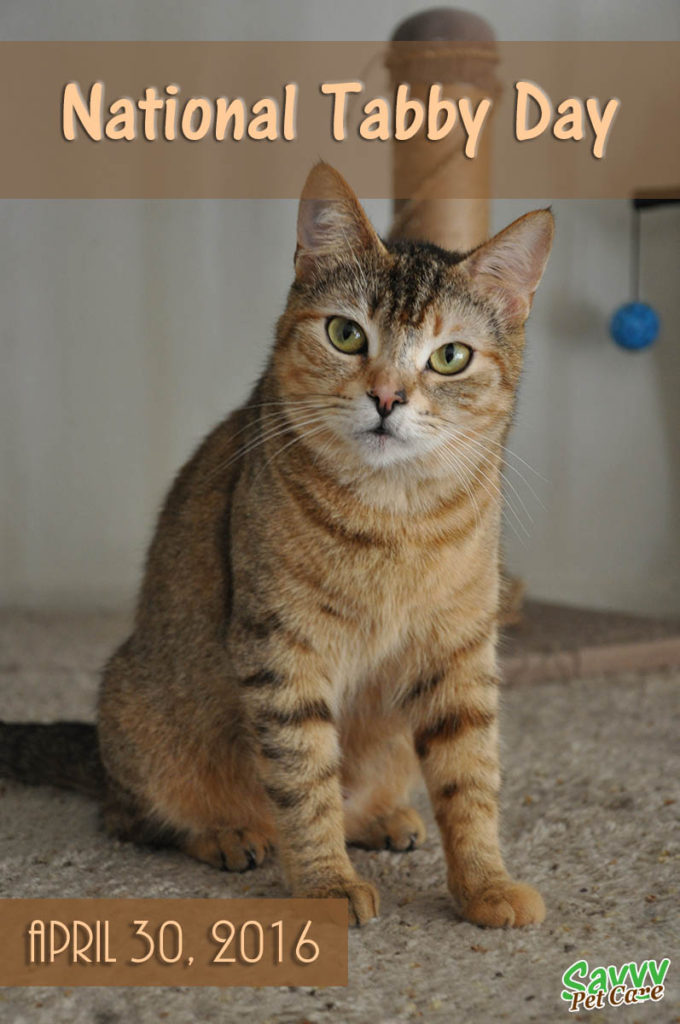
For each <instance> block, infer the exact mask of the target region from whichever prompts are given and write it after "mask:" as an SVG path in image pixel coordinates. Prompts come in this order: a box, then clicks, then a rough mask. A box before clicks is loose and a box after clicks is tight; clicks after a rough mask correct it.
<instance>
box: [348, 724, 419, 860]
mask: <svg viewBox="0 0 680 1024" xmlns="http://www.w3.org/2000/svg"><path fill="white" fill-rule="evenodd" d="M418 776H419V771H418V762H417V759H416V756H415V752H414V749H413V741H412V739H411V735H410V730H409V729H408V728H407V726H406V724H405V723H404V721H403V719H402V718H401V717H400V716H398V715H396V714H395V715H394V716H392V715H381V714H379V713H378V711H377V709H372V713H368V714H367V713H366V709H365V708H364V709H363V710H362V713H361V714H360V715H356V716H353V717H351V718H350V719H349V720H348V721H347V722H346V723H345V726H344V728H343V793H344V797H345V799H344V809H345V835H346V839H347V842H348V843H349V844H350V845H352V846H361V847H364V848H366V849H371V850H394V851H395V852H407V851H409V850H415V849H417V848H418V847H419V846H422V844H423V842H424V841H425V825H424V823H423V820H422V818H421V817H420V815H419V814H418V812H417V811H416V810H415V808H413V807H411V806H410V805H409V796H410V792H411V790H412V788H413V786H414V783H415V782H416V781H417V779H418Z"/></svg>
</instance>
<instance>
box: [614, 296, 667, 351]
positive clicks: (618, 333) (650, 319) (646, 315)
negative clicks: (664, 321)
mask: <svg viewBox="0 0 680 1024" xmlns="http://www.w3.org/2000/svg"><path fill="white" fill-rule="evenodd" d="M660 326H661V323H660V321H659V314H658V313H657V312H656V310H654V309H652V307H651V306H648V305H647V303H646V302H627V303H626V305H625V306H620V307H619V309H617V310H616V312H615V313H614V315H613V317H612V318H611V322H610V324H609V333H610V334H611V336H612V338H613V339H614V341H615V342H616V344H617V345H620V346H621V348H627V349H633V350H635V349H641V348H647V346H648V345H651V344H652V342H653V341H656V338H657V336H658V334H659V328H660Z"/></svg>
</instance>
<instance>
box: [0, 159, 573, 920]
mask: <svg viewBox="0 0 680 1024" xmlns="http://www.w3.org/2000/svg"><path fill="white" fill-rule="evenodd" d="M552 234H553V219H552V216H551V214H550V212H549V211H547V210H538V211H536V212H534V213H529V214H527V215H526V216H524V217H522V218H520V219H519V220H517V221H515V222H514V223H513V224H511V225H510V227H508V228H506V229H505V230H504V231H502V232H501V233H500V234H499V235H497V236H496V237H495V238H493V239H492V240H491V241H489V242H487V243H485V244H484V245H481V246H480V247H479V248H477V249H475V250H473V251H472V252H471V253H468V254H460V253H452V252H446V251H444V250H442V249H440V248H438V247H436V246H434V245H430V244H427V243H415V242H410V241H409V242H406V241H397V242H383V241H382V240H381V239H380V238H379V237H378V235H377V234H376V233H375V231H374V229H373V228H372V226H371V225H370V223H369V221H368V220H367V218H366V216H365V214H364V212H363V210H362V209H361V207H360V205H359V203H358V201H357V199H356V197H355V195H354V194H353V192H352V191H351V189H350V188H349V186H348V185H347V184H346V183H345V181H344V180H343V179H342V178H341V176H340V175H339V174H338V173H337V172H336V171H335V170H333V169H332V168H331V167H330V166H328V165H327V164H324V163H320V164H318V165H317V166H316V167H315V168H314V169H313V170H312V172H311V174H310V175H309V178H308V180H307V183H306V185H305V188H304V191H303V193H302V197H301V201H300V208H299V217H298V240H297V250H296V253H295V280H294V282H293V285H292V287H291V290H290V294H289V297H288V302H287V305H286V309H285V311H284V313H283V316H282V317H281V319H280V320H279V323H278V328H277V332H276V342H275V345H274V348H273V351H272V353H271V356H270V358H269V362H268V364H267V366H266V369H265V371H264V373H263V374H262V377H261V378H260V380H259V382H258V383H257V385H256V387H255V389H254V391H253V393H252V395H251V397H250V400H249V401H248V402H247V404H246V405H244V406H243V407H242V408H240V409H238V410H237V411H236V412H234V413H232V415H231V416H229V417H228V418H227V419H226V420H225V421H224V422H223V423H221V424H220V425H219V426H218V427H217V428H216V429H215V430H214V431H213V432H212V433H211V434H210V435H209V436H208V437H207V439H206V440H205V441H204V442H203V444H202V445H201V446H200V448H199V449H198V451H197V452H196V453H195V455H194V456H193V457H192V458H191V459H190V461H189V462H188V463H187V464H186V466H185V467H184V468H183V469H182V470H181V472H180V474H179V476H178V477H177V479H176V481H175V483H174V485H173V487H172V489H171V491H170V494H169V496H168V498H167V500H166V502H165V506H164V508H163V510H162V513H161V515H160V519H159V522H158V526H157V529H156V533H155V537H154V539H153V542H152V544H151V548H150V551H149V554H148V559H147V565H146V572H145V577H144V581H143V585H142V589H141V594H140V598H139V602H138V606H137V611H136V618H135V624H134V630H133V633H132V635H131V636H130V638H129V639H128V640H127V641H126V642H125V643H124V644H123V645H122V646H121V647H120V649H119V650H117V651H116V653H115V654H114V655H113V657H112V658H111V659H110V661H109V662H108V664H107V666H106V668H105V671H104V675H103V681H102V685H101V694H100V700H99V720H98V726H97V732H96V734H95V730H94V727H92V726H87V725H83V724H80V723H61V724H59V723H57V724H56V725H53V726H30V725H24V726H20V725H4V726H3V727H2V729H1V730H0V748H2V753H0V771H4V773H5V774H10V775H12V776H13V777H14V778H19V779H22V780H23V781H25V782H37V781H43V782H54V783H58V784H64V785H67V784H70V785H73V786H76V787H79V788H81V789H83V790H86V791H90V792H98V793H99V795H100V796H101V799H102V801H103V807H104V820H105V823H106V825H107V827H108V829H109V830H110V831H111V832H112V833H114V834H115V835H118V836H120V837H123V838H126V839H130V840H134V841H137V842H172V843H174V844H175V845H177V846H179V847H180V848H181V849H182V850H184V851H186V853H188V854H190V855H191V856H193V857H197V858H198V859H200V860H202V861H207V862H208V863H210V864H214V865H215V866H216V867H222V868H226V869H228V870H233V871H242V870H245V869H247V868H249V867H254V866H256V865H258V864H260V863H261V862H262V861H263V860H264V858H265V857H266V856H267V855H268V854H269V853H270V852H271V851H273V850H274V849H275V850H276V851H277V853H278V856H279V858H280V860H281V863H282V865H283V868H284V870H285V874H286V878H287V881H288V884H289V887H290V890H291V892H292V893H293V894H294V895H299V896H340V897H347V899H348V900H349V907H350V918H351V920H352V921H353V922H355V923H357V924H364V923H365V922H367V921H369V920H370V919H372V918H374V917H375V916H376V915H377V913H378V894H377V892H376V890H375V888H374V887H373V886H372V885H371V884H369V883H368V882H366V881H364V880H362V879H361V878H360V877H358V876H357V874H356V872H355V870H354V867H353V866H352V862H351V860H350V858H349V857H348V854H347V844H359V845H361V846H364V847H369V848H376V849H383V848H385V847H387V848H389V849H392V850H411V849H413V848H414V847H417V846H420V844H421V843H422V842H423V839H424V835H425V829H424V826H423V822H422V820H421V818H420V817H419V815H418V814H417V812H416V811H415V810H414V809H413V808H412V807H411V806H410V805H409V792H410V790H411V788H412V785H413V783H414V781H415V780H416V778H417V776H418V773H419V771H420V772H422V774H423V775H424V778H425V782H426V784H427V788H428V791H429V795H430V799H431V802H432V806H433V809H434V815H435V818H436V820H437V824H438V826H439V829H440V832H441V837H442V842H443V846H444V852H445V855H446V861H447V865H448V885H449V889H450V891H451V893H452V895H453V897H454V900H455V902H456V904H457V907H458V910H459V912H460V913H461V914H462V915H463V916H464V917H466V918H467V919H468V920H470V921H474V922H476V923H478V924H480V925H493V926H503V925H525V924H530V923H532V922H539V921H541V920H542V919H543V917H544V914H545V909H544V905H543V901H542V899H541V897H540V895H539V894H538V893H537V892H536V891H535V890H533V889H532V888H530V887H529V886H527V885H523V884H521V883H518V882H515V881H513V880H512V879H511V878H510V876H509V875H508V873H507V871H506V869H505V866H504V864H503V860H502V857H501V853H500V849H499V839H498V789H499V779H500V776H499V766H498V735H497V701H498V698H497V684H498V673H497V668H496V655H495V645H496V631H497V618H498V605H499V568H498V564H499V553H498V549H499V529H500V520H501V497H500V474H501V468H502V461H503V443H504V439H505V436H506V433H507V430H508V425H509V423H510V417H511V414H512V409H513V403H514V398H515V392H516V388H517V383H518V379H519V375H520V367H521V362H522V349H523V345H524V331H523V327H524V322H525V320H526V318H527V315H528V313H529V309H530V306H531V301H532V298H533V294H534V291H535V290H536V287H537V285H538V282H539V280H540V278H541V275H542V272H543V269H544V266H545V263H546V260H547V257H548V253H549V250H550V245H551V241H552ZM97 744H98V745H97Z"/></svg>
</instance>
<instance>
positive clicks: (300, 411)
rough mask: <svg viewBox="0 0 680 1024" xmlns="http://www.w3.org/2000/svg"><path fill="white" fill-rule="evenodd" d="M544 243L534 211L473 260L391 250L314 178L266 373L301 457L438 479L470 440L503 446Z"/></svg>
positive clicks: (333, 184)
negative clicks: (423, 471)
mask: <svg viewBox="0 0 680 1024" xmlns="http://www.w3.org/2000/svg"><path fill="white" fill-rule="evenodd" d="M552 236H553V218H552V214H551V213H550V211H548V210H537V211H535V212H533V213H528V214H526V215H525V216H524V217H521V218H520V219H519V220H517V221H515V222H514V223H513V224H511V225H510V226H509V227H507V228H506V229H505V230H504V231H502V232H501V233H500V234H498V235H496V236H495V238H492V239H491V240H490V241H488V242H486V243H484V244H483V245H481V246H479V247H478V248H477V249H475V250H473V251H472V252H471V253H468V254H460V253H452V252H448V251H445V250H443V249H440V248H438V247H436V246H433V245H430V244H427V243H417V242H406V241H404V242H395V243H386V242H383V241H382V240H381V239H380V238H379V237H378V235H377V234H376V232H375V230H374V229H373V227H372V226H371V224H370V222H369V221H368V219H367V217H366V215H365V213H364V211H363V210H362V208H361V206H360V204H359V202H358V200H357V198H356V196H355V195H354V193H353V192H352V190H351V189H350V188H349V186H348V185H347V183H346V182H345V181H344V179H343V178H342V177H341V176H340V174H338V172H337V171H335V170H334V169H333V168H332V167H330V166H329V165H328V164H324V163H321V164H318V165H317V166H316V167H315V168H314V169H313V170H312V171H311V173H310V175H309V177H308V179H307V182H306V184H305V188H304V190H303V192H302V197H301V200H300V208H299V215H298V244H297V250H296V253H295V271H296V277H295V281H294V283H293V286H292V288H291V291H290V294H289V298H288V304H287V307H286V311H285V313H284V315H283V316H282V318H281V320H280V321H279V328H278V336H277V349H276V358H275V359H274V361H273V364H272V365H273V369H274V372H275V374H276V380H277V391H278V395H279V397H280V398H281V399H283V400H284V401H286V403H287V405H288V408H289V410H290V414H291V415H292V417H293V421H294V423H295V424H296V426H297V427H298V429H299V431H300V432H304V433H305V434H306V439H305V440H306V443H308V444H309V445H311V446H312V447H313V448H314V447H318V449H319V452H320V453H321V451H323V452H325V453H326V454H329V455H331V456H335V457H336V458H337V459H342V460H344V461H345V462H348V463H351V464H355V465H356V464H357V463H358V464H359V465H363V466H364V467H366V468H368V467H371V468H373V469H382V468H385V467H390V466H395V465H404V464H408V465H409V466H414V465H418V466H420V467H421V468H422V467H429V468H430V470H432V471H435V470H436V467H437V466H439V467H440V469H441V471H442V473H443V472H446V471H447V467H449V469H448V471H449V472H450V467H451V465H455V456H456V452H457V453H458V455H459V456H460V455H461V454H462V453H464V452H465V451H468V452H469V451H470V448H469V444H468V439H470V438H472V439H477V443H478V444H479V443H484V441H483V439H484V438H486V439H487V440H488V441H493V440H494V439H495V440H498V439H500V438H502V437H503V435H504V432H505V430H506V429H507V424H508V422H509V419H510V416H511V414H512V408H513V402H514V395H515V390H516V386H517V382H518V379H519V374H520V369H521V360H522V349H523V345H524V322H525V320H526V318H527V316H528V314H529V310H530V308H531V302H532V299H533V295H534V292H535V290H536V287H537V286H538V283H539V281H540V279H541V275H542V273H543V270H544V268H545V264H546V261H547V259H548V254H549V252H550V246H551V243H552ZM480 439H482V440H481V441H480ZM474 461H476V460H474Z"/></svg>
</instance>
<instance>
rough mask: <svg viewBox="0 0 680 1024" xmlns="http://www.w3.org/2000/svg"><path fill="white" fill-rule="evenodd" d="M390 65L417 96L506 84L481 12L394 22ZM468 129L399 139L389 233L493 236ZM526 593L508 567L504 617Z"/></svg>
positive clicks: (480, 156)
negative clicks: (451, 188)
mask: <svg viewBox="0 0 680 1024" xmlns="http://www.w3.org/2000/svg"><path fill="white" fill-rule="evenodd" d="M392 42H393V43H396V44H399V43H406V42H408V43H409V44H410V45H409V46H408V47H406V46H399V45H396V46H392V47H391V48H390V50H389V52H388V57H387V65H388V68H389V71H390V76H391V81H392V86H393V88H394V89H396V86H397V85H398V84H399V83H400V82H408V83H409V84H410V86H411V96H412V97H414V98H417V99H420V100H422V101H423V102H425V103H426V102H427V95H428V90H429V87H430V85H431V84H432V83H435V82H439V83H441V85H442V86H443V92H442V96H443V97H446V98H447V99H450V100H458V99H459V98H460V97H462V96H467V97H469V98H470V100H471V101H472V103H473V105H474V106H475V107H476V106H477V104H478V103H479V101H480V100H482V99H484V97H485V96H489V97H491V98H492V99H494V100H496V99H497V97H498V94H499V92H500V86H499V83H498V80H497V78H496V75H495V65H496V63H497V61H498V53H497V50H496V43H495V37H494V33H493V31H492V29H491V27H490V25H489V24H488V23H487V22H486V21H484V19H483V18H480V17H479V16H478V15H476V14H472V13H470V12H469V11H461V10H456V9H455V8H447V7H437V8H433V9H432V10H429V11H423V13H422V14H416V15H414V16H413V17H412V18H408V19H407V20H406V21H403V22H402V23H401V25H399V26H398V28H397V29H396V30H395V32H394V35H393V36H392ZM464 142H465V139H464V132H463V129H462V127H461V125H460V121H458V122H457V124H456V126H455V127H454V129H453V131H452V132H451V133H450V134H449V135H448V136H447V137H446V138H445V139H443V140H441V141H440V142H437V143H436V144H435V143H432V142H430V141H429V140H428V139H427V138H425V136H424V134H421V135H419V136H416V137H415V138H413V139H411V140H410V141H409V142H408V144H406V145H404V144H398V143H397V144H395V146H394V150H393V154H394V155H393V165H392V178H393V186H394V189H393V191H394V195H395V196H409V198H408V199H396V200H395V203H394V220H393V223H392V228H391V231H390V238H391V239H397V238H412V239H419V240H421V241H428V242H434V243H435V244H436V245H441V246H443V248H445V249H453V250H458V251H463V252H465V251H467V250H468V249H473V248H474V247H475V246H477V245H479V244H480V242H483V241H485V239H487V238H488V237H489V200H488V196H489V192H490V177H491V133H490V132H489V131H488V128H487V130H486V131H485V132H484V133H483V135H482V138H481V140H480V146H479V150H478V152H477V155H476V157H475V158H474V159H469V158H468V157H466V156H465V154H464V152H463V147H464ZM446 182H455V184H456V187H457V188H460V191H464V192H465V193H466V194H467V195H469V196H472V197H473V198H470V199H442V198H437V195H438V193H439V194H440V195H441V188H442V184H443V183H446ZM523 599H524V584H523V583H522V581H521V580H518V579H516V578H514V577H511V576H508V575H507V574H506V573H503V575H502V583H501V612H500V622H501V624H503V625H509V624H511V623H516V622H519V621H520V619H521V614H522V604H523Z"/></svg>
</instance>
